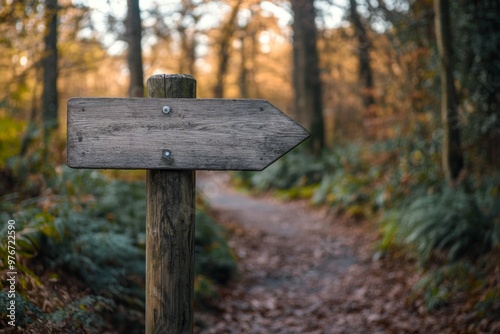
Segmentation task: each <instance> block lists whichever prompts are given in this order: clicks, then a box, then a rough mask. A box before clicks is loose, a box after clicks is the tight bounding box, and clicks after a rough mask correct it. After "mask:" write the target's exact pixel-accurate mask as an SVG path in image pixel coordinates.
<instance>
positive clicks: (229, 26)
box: [214, 0, 242, 98]
mask: <svg viewBox="0 0 500 334" xmlns="http://www.w3.org/2000/svg"><path fill="white" fill-rule="evenodd" d="M241 2H242V1H241V0H236V2H235V4H234V6H233V8H232V9H231V13H229V17H228V19H227V21H226V22H225V23H224V25H223V26H222V30H221V33H220V37H219V39H218V44H219V59H218V67H217V74H216V77H217V79H216V82H215V87H214V97H215V98H223V97H224V79H225V77H226V74H227V68H228V65H229V52H230V48H231V41H232V37H233V34H234V31H235V29H236V19H237V18H238V12H239V10H240V6H241Z"/></svg>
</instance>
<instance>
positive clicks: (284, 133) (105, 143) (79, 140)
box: [68, 83, 309, 170]
mask: <svg viewBox="0 0 500 334" xmlns="http://www.w3.org/2000/svg"><path fill="white" fill-rule="evenodd" d="M165 85H166V86H165V88H163V89H165V90H168V91H169V92H174V88H172V87H170V86H168V83H165ZM165 105H166V106H169V107H170V109H171V112H170V113H169V114H164V113H163V112H162V108H163V106H165ZM308 136H309V133H308V132H307V131H306V130H305V129H304V128H302V127H301V126H300V125H298V124H297V123H295V122H294V121H293V120H292V119H291V118H289V117H288V116H286V115H285V114H284V113H282V112H281V111H279V110H278V109H277V108H275V107H274V106H273V105H271V104H270V103H268V102H266V101H265V100H228V99H160V98H151V99H137V98H136V99H133V98H131V99H130V98H129V99H118V98H116V99H103V98H76V99H71V100H70V101H69V102H68V165H69V166H70V167H73V168H118V169H190V170H191V169H210V170H262V169H264V168H265V167H267V166H268V165H270V164H271V163H273V162H274V161H275V160H276V159H278V158H279V157H281V156H282V155H284V154H285V153H286V152H288V151H289V150H291V149H292V148H294V147H295V146H296V145H298V144H299V143H301V142H302V141H303V140H305V139H306V138H307V137H308ZM165 150H169V151H170V152H171V155H170V157H169V158H165V157H164V156H163V155H162V153H163V152H164V151H165Z"/></svg>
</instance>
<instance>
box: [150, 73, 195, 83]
mask: <svg viewBox="0 0 500 334" xmlns="http://www.w3.org/2000/svg"><path fill="white" fill-rule="evenodd" d="M159 79H160V80H165V79H168V80H172V79H191V80H195V78H193V76H192V75H190V74H153V75H152V76H150V77H149V78H148V81H149V80H159Z"/></svg>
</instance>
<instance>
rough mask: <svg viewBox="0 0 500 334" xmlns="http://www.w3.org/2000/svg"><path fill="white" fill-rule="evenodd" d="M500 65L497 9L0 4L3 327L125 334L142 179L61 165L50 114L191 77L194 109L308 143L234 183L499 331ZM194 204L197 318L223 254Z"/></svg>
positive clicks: (466, 0) (477, 4)
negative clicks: (305, 133)
mask: <svg viewBox="0 0 500 334" xmlns="http://www.w3.org/2000/svg"><path fill="white" fill-rule="evenodd" d="M499 54H500V2H498V1H497V0H482V1H479V0H472V1H471V0H456V1H447V0H434V1H432V0H419V1H414V0H316V1H313V0H291V1H290V2H288V1H281V0H273V1H255V0H227V1H206V0H181V1H170V0H166V1H155V0H149V1H147V0H142V1H140V7H139V1H138V0H127V1H118V0H116V1H115V0H108V1H97V0H96V1H92V0H73V1H72V0H45V1H43V0H2V1H1V2H0V73H1V76H0V87H2V90H1V91H0V175H1V178H0V185H1V188H0V198H1V204H0V206H1V220H2V224H1V225H0V226H1V228H2V232H1V236H0V239H1V240H2V243H1V245H0V260H1V261H2V265H3V266H6V265H7V263H8V261H7V256H8V252H7V248H6V241H5V240H6V238H7V221H8V220H9V219H15V220H16V224H17V225H16V231H17V238H18V239H17V265H18V271H19V281H18V292H19V294H18V295H17V297H16V298H17V299H16V302H18V305H19V308H18V319H17V324H18V325H19V326H20V327H23V328H27V330H32V331H34V332H37V330H38V332H40V333H41V332H47V331H48V332H54V333H56V332H58V331H59V332H77V331H78V330H82V329H85V330H87V331H88V332H92V331H93V330H95V331H99V330H103V329H104V328H109V327H110V326H111V328H115V330H117V332H120V331H123V330H124V329H123V328H127V330H128V331H127V332H133V330H134V329H136V330H137V331H138V332H140V331H141V330H142V328H143V323H142V322H143V320H142V317H143V313H142V312H143V309H144V300H143V298H144V291H143V288H144V242H145V231H144V221H145V218H144V217H145V212H144V210H145V203H144V198H145V189H144V184H143V174H142V173H141V172H127V173H125V172H116V171H105V172H97V171H91V170H86V171H81V170H71V169H69V168H67V167H66V166H65V140H66V139H65V135H66V124H65V123H66V112H65V106H66V102H67V100H68V99H69V98H70V97H75V96H79V97H86V96H87V97H91V96H100V97H106V96H109V97H111V96H112V97H120V96H136V97H137V96H143V95H144V80H145V78H147V77H149V76H150V75H153V74H157V73H167V74H171V73H185V74H191V75H193V76H194V77H195V78H196V80H197V82H198V94H197V96H198V97H200V98H221V97H223V98H263V99H266V100H268V101H270V102H271V103H273V104H274V105H275V106H276V107H278V108H279V109H281V110H283V111H285V112H286V113H288V114H290V115H291V116H292V117H293V118H295V119H296V120H297V121H298V122H299V123H301V124H303V125H304V126H305V127H306V128H308V129H309V130H310V132H311V134H312V135H311V138H310V139H309V140H308V141H307V142H306V143H304V144H303V145H302V146H301V147H300V148H299V149H298V150H295V151H293V152H291V153H289V154H288V155H287V156H285V157H284V158H283V159H281V160H279V161H278V162H276V163H275V164H273V165H272V166H270V167H269V168H267V169H266V170H265V171H264V172H259V173H248V172H245V173H242V172H238V173H235V174H234V175H233V184H235V185H237V186H239V187H245V188H249V189H252V190H254V191H270V192H272V193H273V194H274V195H276V196H279V197H281V198H284V199H306V200H309V201H310V202H311V204H312V205H317V206H322V207H328V208H330V209H331V210H332V211H333V212H335V214H338V215H341V216H342V217H347V218H348V219H350V220H352V221H367V222H368V223H367V224H370V226H373V228H376V229H378V230H379V231H380V241H379V243H378V245H377V250H376V252H377V254H378V256H394V257H395V258H397V257H398V256H401V255H403V256H406V257H410V258H413V259H415V261H416V264H417V267H418V268H419V270H423V271H424V272H425V273H426V276H425V277H424V279H422V280H421V281H420V282H419V286H418V289H419V291H420V293H421V294H422V295H423V298H424V299H425V301H426V307H427V309H428V310H429V311H432V310H433V309H435V308H439V307H442V306H443V305H447V304H448V303H450V302H452V301H454V302H460V303H462V304H464V305H466V306H465V308H466V309H467V310H469V311H470V312H471V314H474V316H473V317H474V319H476V320H477V323H479V322H480V320H481V319H494V318H495V317H497V318H498V317H500V277H499V270H500V267H499V259H500V257H499V255H500V253H499V252H500V171H499V166H500V62H499V60H498V59H499V58H498V55H499ZM198 204H199V205H198V207H199V210H198V213H197V231H196V254H197V260H196V266H197V267H196V269H197V279H196V292H197V294H196V296H197V302H196V303H197V306H198V307H203V305H208V304H210V301H211V300H213V298H215V297H214V295H215V291H216V289H215V288H214V285H216V284H224V283H226V282H227V281H228V280H230V279H231V278H233V277H234V275H235V272H236V259H235V257H234V254H233V253H232V251H231V250H230V249H229V247H228V245H227V243H226V241H225V240H224V233H223V231H222V229H221V228H220V227H219V226H217V224H216V223H215V222H214V221H213V219H212V218H211V217H210V209H209V206H208V205H207V204H206V203H204V202H203V200H202V199H200V200H199V203H198ZM5 279H6V276H5V275H3V276H2V282H1V286H2V289H4V288H5V287H6V286H7V283H6V281H5ZM57 289H60V290H59V294H55V292H54V291H56V290H57ZM54 294H55V295H54ZM6 298H7V297H6V295H5V294H4V293H0V300H6ZM2 304H3V302H2ZM4 311H5V310H3V309H2V311H0V313H1V312H4ZM36 319H38V320H40V319H41V320H40V321H36ZM6 322H7V318H6V317H4V316H2V319H1V320H0V323H1V324H2V325H3V324H6ZM54 324H57V325H54ZM110 324H112V325H110ZM120 326H123V327H120ZM134 326H135V327H134Z"/></svg>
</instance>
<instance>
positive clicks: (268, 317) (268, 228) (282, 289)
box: [195, 172, 447, 334]
mask: <svg viewBox="0 0 500 334" xmlns="http://www.w3.org/2000/svg"><path fill="white" fill-rule="evenodd" d="M197 187H198V189H199V190H200V191H201V192H202V194H203V195H204V196H205V197H206V198H207V199H208V201H209V203H210V206H211V208H212V209H213V210H214V211H215V213H216V216H217V220H218V221H219V222H220V223H221V224H222V225H223V226H224V227H225V228H226V229H227V230H228V231H229V244H230V246H231V247H232V249H233V250H234V251H235V253H236V255H237V257H238V272H239V277H238V278H237V279H236V280H234V281H233V282H232V283H231V284H230V285H229V286H228V287H224V288H222V289H221V291H219V292H220V294H221V298H220V300H218V301H217V302H215V303H214V304H215V305H216V307H217V310H205V311H200V312H196V313H195V323H196V324H197V327H196V328H195V333H198V334H210V333H217V334H220V333H235V334H236V333H238V334H240V333H241V334H243V333H252V334H253V333H255V334H256V333H266V334H269V333H271V334H292V333H301V334H307V333H309V334H321V333H324V334H335V333H349V334H350V333H420V331H419V329H420V328H421V329H423V328H424V327H427V328H428V329H430V328H432V327H433V322H434V321H436V319H431V318H429V319H426V320H424V323H425V324H424V323H423V322H422V318H420V317H419V316H418V315H417V314H416V312H415V310H412V308H411V307H408V305H407V304H405V303H406V301H405V300H406V296H408V295H409V294H410V292H411V286H412V285H413V283H414V282H415V280H416V279H418V277H416V276H415V275H414V274H413V273H414V267H413V268H412V267H411V265H410V266H408V265H407V264H404V263H393V262H391V261H387V260H384V259H382V260H377V261H374V260H373V259H372V256H373V248H372V245H373V244H374V241H375V240H376V234H375V233H374V232H373V229H372V228H367V227H366V226H365V225H363V224H358V223H355V222H350V223H349V222H345V221H339V220H338V218H335V217H333V216H332V215H328V214H327V213H326V212H324V210H316V209H311V208H310V207H309V205H308V204H307V203H305V202H301V201H292V202H283V201H279V200H276V199H274V198H270V197H267V196H264V197H252V196H249V195H245V194H242V193H240V192H237V191H236V190H234V189H233V188H231V187H230V186H229V175H228V174H227V173H221V172H200V173H198V174H197ZM429 321H430V323H429ZM440 321H442V320H440ZM442 325H444V326H446V324H442ZM444 328H446V327H444ZM428 329H427V330H423V331H422V332H421V333H430V332H432V331H429V330H428ZM441 332H443V331H441ZM444 332H447V331H444ZM444 332H443V333H444Z"/></svg>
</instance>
